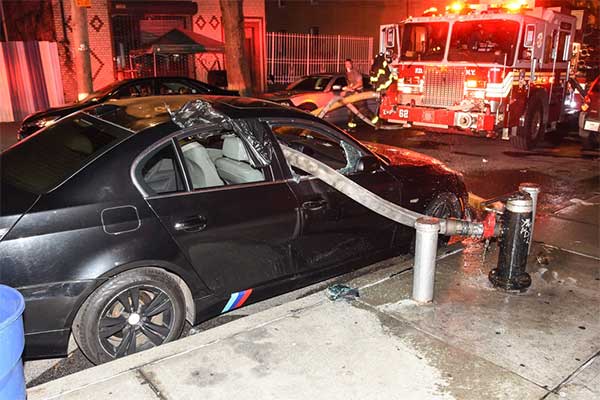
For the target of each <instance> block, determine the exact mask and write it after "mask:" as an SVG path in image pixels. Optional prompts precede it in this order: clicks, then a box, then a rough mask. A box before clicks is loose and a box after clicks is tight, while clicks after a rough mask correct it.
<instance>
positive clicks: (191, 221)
mask: <svg viewBox="0 0 600 400" xmlns="http://www.w3.org/2000/svg"><path fill="white" fill-rule="evenodd" d="M207 225H208V223H207V221H206V217H203V216H201V215H199V216H197V217H190V218H186V219H184V220H182V221H177V222H175V225H174V226H173V228H175V230H176V231H184V232H200V231H203V230H204V229H206V227H207Z"/></svg>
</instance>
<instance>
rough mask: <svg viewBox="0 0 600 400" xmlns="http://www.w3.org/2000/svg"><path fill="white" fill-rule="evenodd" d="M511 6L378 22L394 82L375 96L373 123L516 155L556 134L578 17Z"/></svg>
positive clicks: (458, 8) (460, 8) (457, 7)
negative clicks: (506, 143)
mask: <svg viewBox="0 0 600 400" xmlns="http://www.w3.org/2000/svg"><path fill="white" fill-rule="evenodd" d="M510 1H516V2H511V3H507V4H503V5H488V4H476V5H475V4H464V3H453V4H452V5H451V6H449V7H448V8H447V10H446V12H445V13H443V14H442V13H438V12H437V10H435V9H430V10H427V11H426V12H425V14H424V15H423V16H422V17H415V18H413V17H409V18H408V19H406V20H405V21H403V22H402V23H399V24H389V25H382V26H381V30H380V51H381V52H382V53H383V54H387V55H388V60H390V62H389V65H388V66H387V68H389V70H390V74H391V76H393V77H394V78H395V79H394V80H393V83H391V84H390V82H392V80H390V81H389V82H388V85H386V87H385V89H383V90H382V96H381V103H380V105H379V111H378V117H379V119H380V120H383V121H385V122H388V123H399V124H403V125H405V126H407V127H408V126H414V127H422V128H424V129H427V130H433V131H440V132H448V133H460V134H467V135H476V136H485V137H493V138H495V137H501V138H502V139H505V140H510V142H511V143H512V144H513V145H514V146H515V147H517V148H519V149H530V148H532V147H534V146H535V145H536V143H538V142H539V141H540V140H542V139H543V137H544V135H545V134H546V133H549V132H551V131H553V130H556V128H557V124H558V123H560V122H563V121H564V120H565V119H566V118H567V113H566V112H565V96H566V95H567V87H568V80H569V73H570V72H569V71H570V69H571V65H570V64H571V57H572V48H573V41H574V38H575V25H576V18H575V17H574V16H571V15H569V14H567V13H565V12H561V10H560V9H552V8H537V7H527V4H523V3H521V0H510ZM567 103H568V102H567ZM549 134H550V133H549Z"/></svg>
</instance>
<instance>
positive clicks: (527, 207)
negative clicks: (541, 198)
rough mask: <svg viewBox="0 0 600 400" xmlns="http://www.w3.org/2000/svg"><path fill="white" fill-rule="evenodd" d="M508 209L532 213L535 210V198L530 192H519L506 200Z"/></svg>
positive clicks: (515, 211)
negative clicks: (532, 197) (533, 198)
mask: <svg viewBox="0 0 600 400" xmlns="http://www.w3.org/2000/svg"><path fill="white" fill-rule="evenodd" d="M506 209H507V210H509V211H511V212H514V213H519V214H522V213H530V212H532V211H533V200H532V199H531V196H530V195H529V194H528V193H524V192H521V193H517V194H514V195H513V196H511V197H509V198H508V200H507V201H506Z"/></svg>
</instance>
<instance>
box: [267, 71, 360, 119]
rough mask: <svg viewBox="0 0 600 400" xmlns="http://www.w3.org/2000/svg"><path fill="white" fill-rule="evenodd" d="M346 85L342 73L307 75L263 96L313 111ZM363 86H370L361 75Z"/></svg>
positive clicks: (337, 93)
mask: <svg viewBox="0 0 600 400" xmlns="http://www.w3.org/2000/svg"><path fill="white" fill-rule="evenodd" d="M346 85H347V81H346V75H345V74H344V73H330V74H315V75H308V76H305V77H302V78H300V79H298V80H297V81H295V82H292V83H290V84H289V86H288V87H287V88H286V89H285V90H281V91H277V92H272V93H266V94H264V95H263V98H265V99H267V100H271V101H274V102H277V103H280V104H284V105H287V106H294V107H298V108H300V109H302V110H305V111H313V110H316V109H317V108H319V107H323V106H324V105H325V104H327V103H328V102H329V101H330V100H331V99H332V98H333V97H335V96H336V95H339V94H340V92H341V90H342V88H343V87H344V86H346ZM363 86H364V88H365V89H369V88H370V86H371V85H370V83H369V77H367V76H363Z"/></svg>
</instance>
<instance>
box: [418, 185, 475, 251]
mask: <svg viewBox="0 0 600 400" xmlns="http://www.w3.org/2000/svg"><path fill="white" fill-rule="evenodd" d="M424 214H425V215H429V216H430V217H436V218H462V217H463V215H462V207H461V205H460V201H459V200H458V197H456V195H455V194H453V193H448V192H445V193H440V194H438V195H437V196H435V198H434V199H433V200H432V201H431V202H430V203H429V205H428V206H427V208H426V209H425V212H424ZM415 240H416V235H413V240H412V243H411V246H410V254H415V245H416V242H415ZM449 240H450V237H449V236H445V235H444V236H442V235H439V236H438V247H442V246H445V245H446V244H448V241H449Z"/></svg>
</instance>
